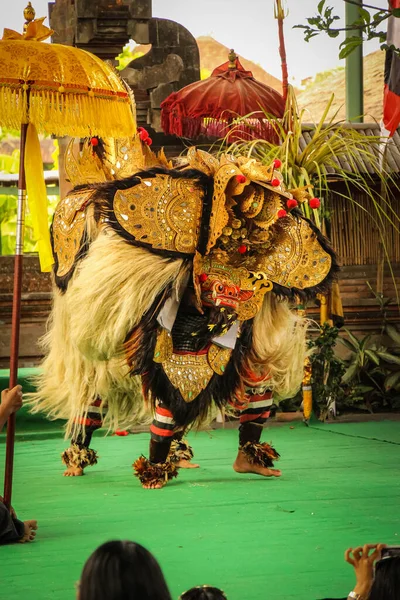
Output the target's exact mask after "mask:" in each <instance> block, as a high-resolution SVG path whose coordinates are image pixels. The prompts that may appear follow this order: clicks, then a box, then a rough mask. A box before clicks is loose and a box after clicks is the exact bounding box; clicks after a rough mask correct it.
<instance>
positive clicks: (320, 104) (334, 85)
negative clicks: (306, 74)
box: [297, 50, 385, 122]
mask: <svg viewBox="0 0 400 600" xmlns="http://www.w3.org/2000/svg"><path fill="white" fill-rule="evenodd" d="M384 62H385V53H384V52H382V51H381V50H377V51H376V52H372V53H371V54H367V56H365V57H364V114H365V119H364V120H365V121H366V122H371V121H380V120H381V117H382V102H383V70H384ZM332 93H334V94H335V98H334V102H333V105H332V109H331V113H330V114H331V115H332V114H333V113H334V112H335V111H336V110H338V111H339V112H338V114H337V117H336V119H335V120H342V119H344V118H345V116H346V111H345V102H346V99H345V71H344V69H334V70H332V71H330V72H327V73H319V74H317V75H316V76H315V77H314V78H313V79H312V80H311V82H310V83H309V84H308V85H307V87H306V89H305V90H302V91H298V93H297V99H298V102H299V106H300V108H304V109H305V110H306V111H307V112H306V114H305V121H318V120H319V119H320V118H321V116H322V114H323V112H324V110H325V107H326V105H327V103H328V101H329V99H330V97H331V95H332Z"/></svg>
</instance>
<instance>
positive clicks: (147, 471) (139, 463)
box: [132, 455, 178, 487]
mask: <svg viewBox="0 0 400 600" xmlns="http://www.w3.org/2000/svg"><path fill="white" fill-rule="evenodd" d="M132 466H133V469H134V471H135V473H134V475H135V477H137V478H138V479H139V481H140V483H142V484H143V485H151V486H155V485H161V486H162V487H164V485H165V484H166V483H168V481H170V480H171V479H173V478H174V477H177V476H178V471H177V468H176V466H175V464H174V463H172V462H170V461H166V462H163V463H152V462H150V461H149V460H148V459H147V458H146V457H145V456H143V455H142V456H140V457H139V458H138V459H137V460H135V462H134V463H133V465H132Z"/></svg>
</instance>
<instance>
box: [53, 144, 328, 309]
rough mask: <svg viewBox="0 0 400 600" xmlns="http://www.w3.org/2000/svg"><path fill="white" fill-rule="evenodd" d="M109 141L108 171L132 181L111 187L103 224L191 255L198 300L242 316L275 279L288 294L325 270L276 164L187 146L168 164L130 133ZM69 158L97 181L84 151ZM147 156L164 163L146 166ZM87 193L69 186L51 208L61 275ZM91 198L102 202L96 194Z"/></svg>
mask: <svg viewBox="0 0 400 600" xmlns="http://www.w3.org/2000/svg"><path fill="white" fill-rule="evenodd" d="M112 148H113V153H112V152H109V156H111V157H112V156H113V157H114V158H113V159H112V160H111V159H110V158H109V159H108V162H107V169H108V173H107V174H106V176H105V179H108V180H110V178H114V179H115V180H118V179H121V178H123V177H127V176H132V186H130V187H126V188H125V187H124V189H121V187H122V186H116V190H115V193H114V195H113V199H112V205H111V206H110V205H108V206H107V210H106V211H105V212H106V218H103V223H104V226H110V224H111V226H112V227H114V229H117V231H119V232H120V233H121V234H122V235H123V236H124V237H125V238H126V239H128V240H129V241H130V242H131V243H133V244H139V245H141V246H144V247H148V248H149V249H153V250H154V251H156V252H159V253H168V254H169V255H171V257H172V256H174V255H177V256H181V257H186V256H189V257H190V256H193V257H194V266H193V282H194V288H195V292H196V295H197V299H198V303H199V308H200V307H201V305H202V304H203V305H206V306H207V305H210V302H211V304H213V305H214V306H221V307H224V306H232V307H235V312H236V311H237V312H238V315H239V318H240V320H246V319H249V318H252V317H254V316H255V314H256V313H257V311H258V310H259V308H260V306H261V303H262V301H263V297H264V295H265V293H266V292H268V291H270V290H271V289H272V288H273V287H275V288H276V290H275V291H278V293H280V294H285V293H287V294H288V295H294V294H296V293H298V292H302V291H307V290H310V288H311V290H310V291H319V286H320V285H321V284H322V283H323V282H324V280H326V278H327V277H328V275H329V274H330V272H331V267H332V254H333V253H332V252H331V251H330V250H329V248H328V246H327V245H326V244H325V243H324V240H323V238H322V236H320V235H319V234H318V233H317V232H316V231H315V230H314V229H313V228H312V226H311V225H310V223H309V222H308V221H306V220H305V219H304V218H302V217H301V216H300V215H297V214H292V213H290V212H286V207H287V205H286V202H287V200H288V199H290V198H292V196H291V194H290V193H289V192H288V191H287V190H286V189H285V188H284V185H283V183H282V178H281V175H280V173H279V172H278V171H277V170H276V169H274V166H273V165H272V166H265V165H262V164H261V163H259V162H258V161H257V160H255V159H252V158H251V159H248V158H245V157H239V158H236V157H232V156H229V155H223V156H222V157H221V158H220V159H217V158H216V157H215V156H212V155H211V154H208V153H207V152H204V151H201V150H197V149H196V148H190V149H189V151H188V153H187V159H186V161H185V164H184V165H183V166H181V167H180V168H179V169H178V170H177V169H175V170H173V171H171V170H170V167H171V165H170V164H169V163H168V162H167V161H166V159H165V157H161V159H160V157H159V158H158V159H157V158H156V157H154V155H151V154H150V153H149V155H148V156H147V161H145V160H144V159H143V156H142V155H141V154H140V153H138V151H137V143H136V142H129V140H123V141H120V142H118V143H117V142H114V146H113V147H112ZM68 165H69V175H70V179H71V181H73V182H74V183H83V179H84V177H86V181H88V179H91V180H92V181H93V180H94V179H96V178H97V181H99V175H98V173H99V169H100V166H99V165H97V164H96V162H94V163H92V165H91V169H92V171H93V173H92V176H91V177H89V176H88V172H89V170H90V169H89V167H88V165H90V156H89V155H88V156H86V166H85V164H84V161H83V160H82V159H81V160H76V159H73V153H72V152H70V153H69V158H68V159H67V166H68ZM149 165H150V166H151V167H154V166H157V165H160V168H158V169H150V170H148V171H146V170H145V169H146V168H147V169H148V167H149ZM167 167H168V168H167ZM95 170H97V173H95V172H94V171H95ZM130 170H131V172H130ZM138 171H141V172H139V176H136V177H135V175H134V174H135V173H137V172H138ZM88 194H89V195H91V196H93V195H94V196H96V194H95V192H93V191H92V192H89V193H88V192H87V193H86V194H85V193H82V191H75V192H72V193H71V194H70V195H69V196H68V197H67V198H65V199H64V200H63V201H62V202H60V204H59V206H58V207H57V211H56V214H55V219H54V226H53V235H54V239H55V241H56V243H55V253H56V254H57V258H58V261H57V267H58V274H59V275H61V276H62V275H64V274H65V273H66V272H67V271H68V270H69V269H70V268H71V267H72V265H73V263H74V260H75V256H76V254H77V253H78V250H79V244H77V243H76V242H77V240H78V238H80V237H81V235H82V228H83V219H82V215H83V212H82V211H85V210H86V206H87V204H88ZM97 198H98V199H99V200H96V199H95V200H94V201H95V202H98V201H100V202H101V197H100V194H99V193H97ZM89 204H90V200H89ZM71 209H72V213H75V217H74V218H73V217H72V216H71ZM204 231H206V235H204ZM67 238H68V240H69V242H68V243H67ZM71 240H74V243H71ZM68 244H69V245H68ZM74 249H75V251H74ZM56 274H57V272H56ZM312 288H314V290H312ZM218 300H219V302H218Z"/></svg>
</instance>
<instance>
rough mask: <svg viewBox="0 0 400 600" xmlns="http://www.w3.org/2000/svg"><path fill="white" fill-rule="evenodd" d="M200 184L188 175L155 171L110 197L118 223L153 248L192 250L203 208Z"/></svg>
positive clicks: (195, 242)
mask: <svg viewBox="0 0 400 600" xmlns="http://www.w3.org/2000/svg"><path fill="white" fill-rule="evenodd" d="M203 195H204V191H203V189H202V187H201V186H200V185H199V184H198V183H197V182H195V181H193V180H192V179H183V178H179V179H175V178H172V177H170V176H169V175H156V176H155V177H149V178H148V179H143V180H142V181H141V182H140V183H139V184H138V185H135V186H134V187H131V188H129V189H127V190H118V191H117V192H116V194H115V197H114V205H113V209H114V214H115V217H116V219H117V221H118V223H119V225H120V226H121V227H122V228H123V229H125V231H127V232H128V233H129V234H130V235H131V236H132V237H133V238H134V239H135V240H136V241H138V242H142V243H145V244H149V245H150V246H151V247H152V248H154V249H157V250H170V251H175V252H182V253H184V254H194V252H195V250H196V247H197V244H198V239H199V234H200V225H201V215H202V209H203Z"/></svg>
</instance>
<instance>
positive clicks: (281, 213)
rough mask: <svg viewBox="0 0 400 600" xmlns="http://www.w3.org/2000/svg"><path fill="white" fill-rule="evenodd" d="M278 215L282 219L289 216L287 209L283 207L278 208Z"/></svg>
mask: <svg viewBox="0 0 400 600" xmlns="http://www.w3.org/2000/svg"><path fill="white" fill-rule="evenodd" d="M278 217H279V218H280V219H283V217H287V212H286V210H284V209H283V208H281V210H278Z"/></svg>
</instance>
